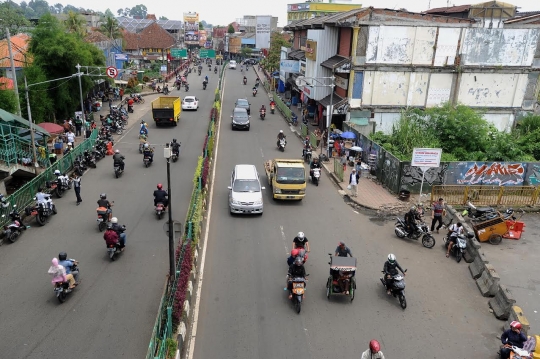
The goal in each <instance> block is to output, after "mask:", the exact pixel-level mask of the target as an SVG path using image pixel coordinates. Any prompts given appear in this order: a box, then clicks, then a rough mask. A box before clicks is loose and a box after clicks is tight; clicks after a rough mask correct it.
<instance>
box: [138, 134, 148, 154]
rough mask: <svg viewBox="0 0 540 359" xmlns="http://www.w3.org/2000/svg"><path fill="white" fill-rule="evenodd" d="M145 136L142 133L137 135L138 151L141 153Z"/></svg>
mask: <svg viewBox="0 0 540 359" xmlns="http://www.w3.org/2000/svg"><path fill="white" fill-rule="evenodd" d="M146 143H147V142H146V135H145V134H144V133H141V134H140V135H139V150H140V151H141V152H142V149H143V148H144V145H145V144H146Z"/></svg>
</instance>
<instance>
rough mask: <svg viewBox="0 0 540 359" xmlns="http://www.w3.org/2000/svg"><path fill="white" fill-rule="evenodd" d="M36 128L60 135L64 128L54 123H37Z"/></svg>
mask: <svg viewBox="0 0 540 359" xmlns="http://www.w3.org/2000/svg"><path fill="white" fill-rule="evenodd" d="M38 126H39V127H41V128H43V129H44V130H46V131H47V132H49V133H62V132H64V128H63V127H62V126H60V125H57V124H56V123H52V122H42V123H38Z"/></svg>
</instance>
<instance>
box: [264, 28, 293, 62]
mask: <svg viewBox="0 0 540 359" xmlns="http://www.w3.org/2000/svg"><path fill="white" fill-rule="evenodd" d="M282 46H283V47H291V43H290V42H288V41H287V40H285V39H284V38H283V36H282V35H281V34H280V33H278V32H273V33H272V34H271V35H270V50H269V51H268V57H267V58H266V59H264V61H263V65H264V66H265V68H266V69H267V70H269V71H274V70H276V69H279V61H280V60H281V47H282Z"/></svg>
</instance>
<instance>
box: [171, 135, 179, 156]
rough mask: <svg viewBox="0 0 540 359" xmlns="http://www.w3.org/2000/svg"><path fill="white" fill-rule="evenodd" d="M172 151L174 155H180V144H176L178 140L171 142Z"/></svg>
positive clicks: (174, 139)
mask: <svg viewBox="0 0 540 359" xmlns="http://www.w3.org/2000/svg"><path fill="white" fill-rule="evenodd" d="M171 150H172V153H173V154H174V155H176V156H179V155H180V142H176V138H173V140H172V142H171Z"/></svg>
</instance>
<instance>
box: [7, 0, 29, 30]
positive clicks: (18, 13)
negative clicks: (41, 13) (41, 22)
mask: <svg viewBox="0 0 540 359" xmlns="http://www.w3.org/2000/svg"><path fill="white" fill-rule="evenodd" d="M28 26H30V22H29V21H28V20H27V19H26V18H25V17H24V11H23V10H22V9H21V8H20V7H19V5H17V4H15V3H14V2H11V1H6V2H3V3H1V4H0V27H1V28H2V31H1V33H4V29H5V28H6V27H7V28H9V31H10V32H11V35H15V34H18V33H19V32H20V31H19V30H21V29H24V28H25V27H28ZM2 37H3V36H2Z"/></svg>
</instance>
